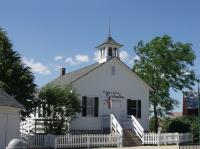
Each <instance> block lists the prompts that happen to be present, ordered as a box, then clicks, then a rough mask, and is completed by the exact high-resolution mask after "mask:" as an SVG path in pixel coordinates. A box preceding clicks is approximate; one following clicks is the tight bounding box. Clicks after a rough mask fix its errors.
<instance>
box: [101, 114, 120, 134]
mask: <svg viewBox="0 0 200 149" xmlns="http://www.w3.org/2000/svg"><path fill="white" fill-rule="evenodd" d="M102 130H103V131H106V132H109V133H112V134H119V135H122V134H123V129H122V127H121V125H120V123H119V122H118V121H117V119H116V118H115V116H114V115H113V114H110V115H103V116H102Z"/></svg>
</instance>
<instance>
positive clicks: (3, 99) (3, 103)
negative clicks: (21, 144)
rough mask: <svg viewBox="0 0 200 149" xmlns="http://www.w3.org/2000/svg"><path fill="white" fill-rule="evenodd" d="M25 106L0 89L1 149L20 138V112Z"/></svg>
mask: <svg viewBox="0 0 200 149" xmlns="http://www.w3.org/2000/svg"><path fill="white" fill-rule="evenodd" d="M22 108H23V106H22V105H21V104H20V103H18V102H17V101H16V100H15V99H14V98H13V97H11V96H10V95H8V94H7V93H6V92H5V91H3V90H2V89H1V88H0V149H5V147H6V146H7V145H8V143H9V141H10V140H12V139H14V138H20V134H19V131H20V129H19V126H20V113H19V112H20V110H21V109H22Z"/></svg>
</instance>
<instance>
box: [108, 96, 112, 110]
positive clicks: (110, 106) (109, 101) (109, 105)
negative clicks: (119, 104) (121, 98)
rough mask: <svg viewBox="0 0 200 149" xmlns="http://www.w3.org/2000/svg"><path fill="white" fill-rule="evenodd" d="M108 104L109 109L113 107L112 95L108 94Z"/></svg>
mask: <svg viewBox="0 0 200 149" xmlns="http://www.w3.org/2000/svg"><path fill="white" fill-rule="evenodd" d="M107 105H108V109H111V108H112V99H111V97H110V96H108V98H107Z"/></svg>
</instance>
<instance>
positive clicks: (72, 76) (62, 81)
mask: <svg viewBox="0 0 200 149" xmlns="http://www.w3.org/2000/svg"><path fill="white" fill-rule="evenodd" d="M103 64H104V63H101V64H99V63H95V64H92V65H89V66H87V67H84V68H81V69H78V70H76V71H72V72H69V73H66V74H65V75H63V76H60V77H58V78H56V79H55V80H53V81H51V82H49V83H48V85H53V86H65V85H67V84H71V83H72V82H74V81H76V80H77V79H79V78H81V77H82V76H84V75H86V74H87V73H89V72H91V71H92V70H94V69H96V68H97V67H100V66H101V65H103Z"/></svg>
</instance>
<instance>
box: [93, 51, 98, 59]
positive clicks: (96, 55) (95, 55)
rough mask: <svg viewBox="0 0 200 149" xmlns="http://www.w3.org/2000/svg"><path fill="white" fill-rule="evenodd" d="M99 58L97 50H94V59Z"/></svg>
mask: <svg viewBox="0 0 200 149" xmlns="http://www.w3.org/2000/svg"><path fill="white" fill-rule="evenodd" d="M98 60H99V52H98V51H95V52H94V61H96V62H97V61H98Z"/></svg>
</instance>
